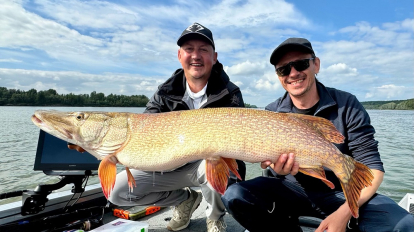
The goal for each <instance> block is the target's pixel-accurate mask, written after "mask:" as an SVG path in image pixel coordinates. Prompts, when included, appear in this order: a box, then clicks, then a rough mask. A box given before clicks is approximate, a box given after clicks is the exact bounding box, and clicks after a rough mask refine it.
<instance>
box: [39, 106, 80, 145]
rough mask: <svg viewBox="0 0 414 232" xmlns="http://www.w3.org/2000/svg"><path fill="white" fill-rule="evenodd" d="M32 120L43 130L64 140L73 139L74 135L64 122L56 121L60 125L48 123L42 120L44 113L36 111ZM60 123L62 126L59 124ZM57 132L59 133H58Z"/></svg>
mask: <svg viewBox="0 0 414 232" xmlns="http://www.w3.org/2000/svg"><path fill="white" fill-rule="evenodd" d="M31 119H32V122H33V123H34V124H35V125H36V126H38V127H39V128H40V129H42V130H43V131H45V132H47V133H49V134H52V135H54V136H56V137H58V138H60V139H62V140H66V141H68V142H69V141H70V140H73V135H72V133H71V132H70V131H68V130H66V129H65V127H66V124H65V123H64V122H57V121H56V122H55V124H57V125H58V126H53V124H52V123H47V121H45V120H42V114H41V111H40V112H35V114H33V115H32V118H31ZM59 124H60V125H61V126H59ZM56 132H57V133H56Z"/></svg>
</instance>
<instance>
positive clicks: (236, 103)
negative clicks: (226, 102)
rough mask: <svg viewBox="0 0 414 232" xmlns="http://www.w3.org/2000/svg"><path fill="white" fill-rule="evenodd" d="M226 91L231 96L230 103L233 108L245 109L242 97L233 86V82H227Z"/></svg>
mask: <svg viewBox="0 0 414 232" xmlns="http://www.w3.org/2000/svg"><path fill="white" fill-rule="evenodd" d="M227 89H228V91H229V93H230V95H231V101H232V104H231V105H232V106H233V107H245V105H244V100H243V95H242V93H241V91H240V88H239V87H238V86H237V85H235V84H234V83H233V82H231V81H229V83H228V84H227Z"/></svg>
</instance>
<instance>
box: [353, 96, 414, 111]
mask: <svg viewBox="0 0 414 232" xmlns="http://www.w3.org/2000/svg"><path fill="white" fill-rule="evenodd" d="M361 103H362V105H363V106H364V107H365V109H367V110H414V98H412V99H407V100H395V101H366V102H361Z"/></svg>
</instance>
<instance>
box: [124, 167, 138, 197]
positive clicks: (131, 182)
mask: <svg viewBox="0 0 414 232" xmlns="http://www.w3.org/2000/svg"><path fill="white" fill-rule="evenodd" d="M125 171H126V173H127V176H128V186H129V192H131V193H132V190H133V189H134V187H137V183H136V182H135V179H134V176H133V175H132V173H131V171H130V170H129V168H128V167H125Z"/></svg>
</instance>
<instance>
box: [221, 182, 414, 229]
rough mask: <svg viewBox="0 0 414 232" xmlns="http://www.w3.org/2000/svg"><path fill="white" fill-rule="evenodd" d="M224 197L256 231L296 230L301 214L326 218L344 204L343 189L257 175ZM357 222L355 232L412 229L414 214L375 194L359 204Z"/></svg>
mask: <svg viewBox="0 0 414 232" xmlns="http://www.w3.org/2000/svg"><path fill="white" fill-rule="evenodd" d="M222 200H223V203H224V205H225V207H226V209H227V211H228V212H229V213H230V214H231V215H232V216H233V217H234V218H235V219H236V220H237V221H238V222H239V223H240V224H241V225H242V226H243V227H245V228H246V229H248V230H249V231H251V232H254V231H269V229H270V228H272V227H273V228H275V229H280V231H293V230H294V229H296V228H297V225H298V217H299V216H313V217H318V218H322V219H324V218H325V217H327V216H328V215H329V214H331V213H333V212H334V211H336V210H337V209H338V208H339V206H341V205H342V204H344V202H345V197H344V194H343V192H341V191H335V190H332V191H324V192H319V191H309V190H304V189H303V188H302V187H301V186H300V185H299V184H298V183H297V182H293V181H290V180H288V179H285V178H273V177H257V178H255V179H252V180H248V181H244V182H240V183H236V184H233V185H231V186H230V187H229V188H228V189H227V190H226V192H225V194H224V196H222ZM353 220H355V219H353ZM351 221H352V220H351ZM357 224H358V225H357V226H356V227H358V228H356V230H355V231H358V229H359V230H360V231H375V232H380V231H384V232H385V231H386V232H390V231H399V232H403V231H407V232H413V231H414V216H413V215H411V214H409V213H408V212H407V211H406V210H404V209H403V208H401V207H400V206H399V205H398V204H396V203H395V202H394V201H393V200H392V199H390V198H389V197H386V196H384V195H380V194H375V195H374V196H373V197H372V198H371V199H370V200H369V201H368V202H366V203H365V204H364V205H363V206H362V207H360V209H359V218H358V219H357ZM272 231H274V230H272ZM352 231H354V230H352Z"/></svg>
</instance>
